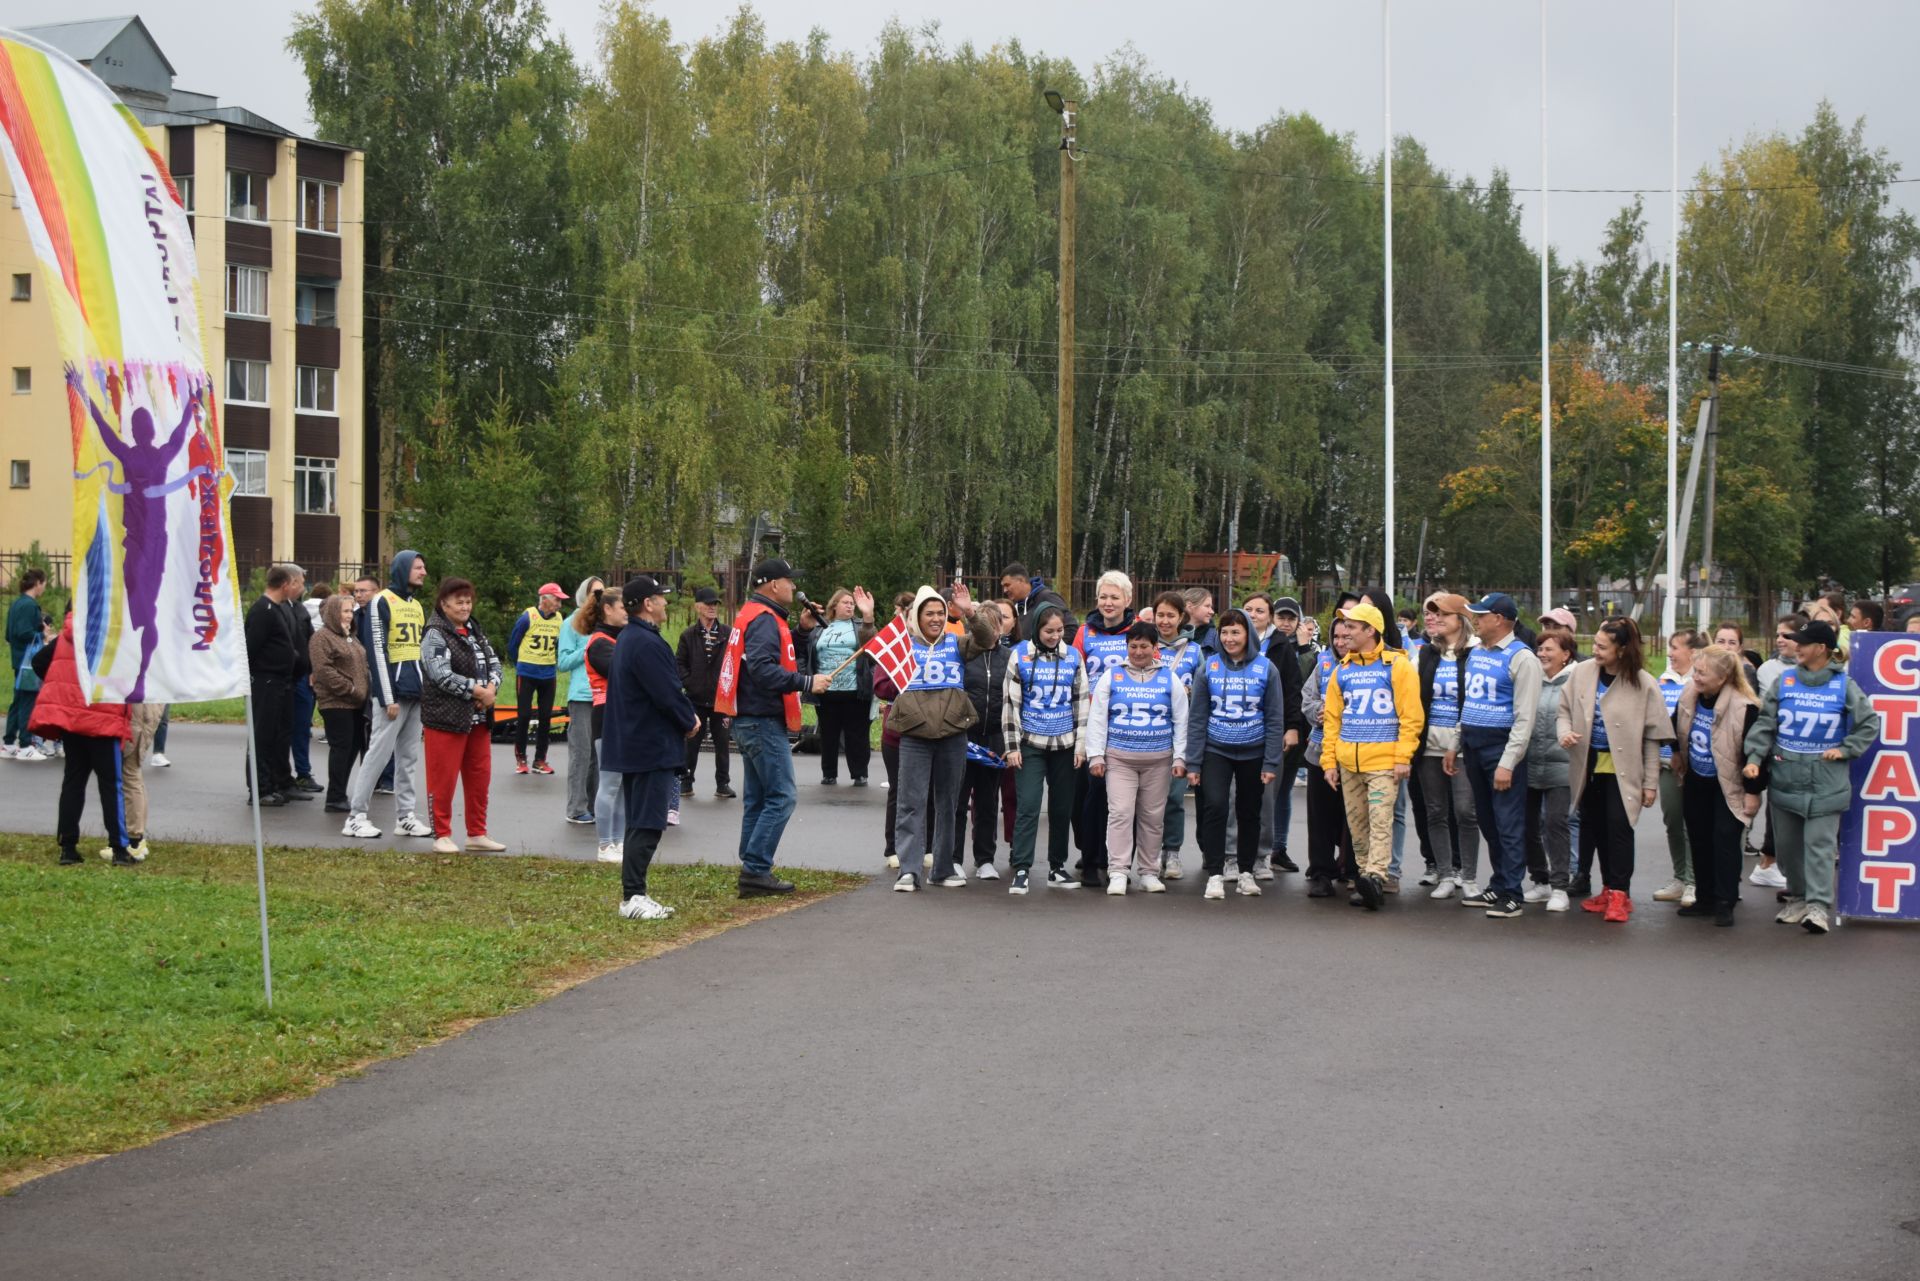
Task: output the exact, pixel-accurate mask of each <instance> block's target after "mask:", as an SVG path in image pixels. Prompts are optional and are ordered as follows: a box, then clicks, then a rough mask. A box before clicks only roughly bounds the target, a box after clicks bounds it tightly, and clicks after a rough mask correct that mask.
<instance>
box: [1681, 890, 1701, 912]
mask: <svg viewBox="0 0 1920 1281" xmlns="http://www.w3.org/2000/svg"><path fill="white" fill-rule="evenodd" d="M1698 901H1699V896H1698V894H1697V893H1695V891H1694V887H1693V886H1691V885H1689V886H1687V888H1686V891H1685V892H1684V893H1683V894H1681V895H1680V906H1681V907H1692V906H1693V905H1694V904H1695V903H1696V902H1698Z"/></svg>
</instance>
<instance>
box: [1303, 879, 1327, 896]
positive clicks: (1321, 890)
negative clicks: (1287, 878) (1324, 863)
mask: <svg viewBox="0 0 1920 1281" xmlns="http://www.w3.org/2000/svg"><path fill="white" fill-rule="evenodd" d="M1307 897H1308V898H1332V897H1333V882H1332V881H1329V880H1328V879H1327V878H1326V877H1324V876H1309V877H1308V878H1307Z"/></svg>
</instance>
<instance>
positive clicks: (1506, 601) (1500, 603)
mask: <svg viewBox="0 0 1920 1281" xmlns="http://www.w3.org/2000/svg"><path fill="white" fill-rule="evenodd" d="M1467 612H1468V613H1470V614H1498V615H1500V617H1502V618H1504V619H1507V620H1508V621H1510V622H1517V621H1518V620H1519V618H1520V607H1519V606H1518V605H1516V604H1514V603H1513V597H1511V596H1509V595H1507V594H1506V593H1505V592H1488V593H1487V594H1486V595H1485V596H1482V597H1481V598H1480V599H1479V600H1477V601H1475V602H1473V604H1471V605H1469V606H1467Z"/></svg>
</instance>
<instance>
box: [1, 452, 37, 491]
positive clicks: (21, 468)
mask: <svg viewBox="0 0 1920 1281" xmlns="http://www.w3.org/2000/svg"><path fill="white" fill-rule="evenodd" d="M7 483H8V484H9V485H11V486H13V488H15V489H32V488H33V464H32V463H31V462H30V461H28V460H27V459H25V458H16V459H14V460H13V462H12V464H11V465H10V466H8V468H7Z"/></svg>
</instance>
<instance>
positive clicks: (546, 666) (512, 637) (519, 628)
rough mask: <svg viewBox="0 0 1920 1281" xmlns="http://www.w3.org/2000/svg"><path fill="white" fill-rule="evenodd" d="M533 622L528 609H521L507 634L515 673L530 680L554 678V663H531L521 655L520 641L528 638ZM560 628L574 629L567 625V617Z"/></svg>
mask: <svg viewBox="0 0 1920 1281" xmlns="http://www.w3.org/2000/svg"><path fill="white" fill-rule="evenodd" d="M532 622H533V620H532V619H530V618H528V617H527V611H526V610H524V609H523V610H521V611H520V615H519V617H517V618H515V619H514V620H513V630H512V631H511V632H510V633H508V635H507V653H509V654H511V655H512V656H513V674H514V675H515V676H524V677H526V678H527V679H528V680H535V681H545V680H552V679H553V676H554V666H553V664H552V663H529V662H527V661H526V660H525V659H523V658H521V657H520V642H521V641H523V640H525V639H526V638H527V628H528V627H529V626H530V625H531V624H532ZM560 630H561V631H563V632H566V631H572V630H573V629H572V628H570V627H568V626H567V624H566V620H565V619H562V620H561V622H560ZM564 643H565V641H564V640H556V641H555V642H554V644H555V646H556V647H557V646H559V645H561V644H564Z"/></svg>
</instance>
